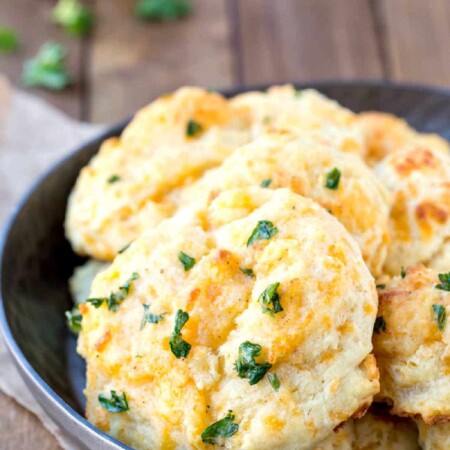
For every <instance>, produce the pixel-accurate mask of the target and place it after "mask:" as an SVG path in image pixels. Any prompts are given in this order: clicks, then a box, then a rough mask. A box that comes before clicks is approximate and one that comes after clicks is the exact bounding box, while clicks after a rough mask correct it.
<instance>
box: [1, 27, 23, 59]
mask: <svg viewBox="0 0 450 450" xmlns="http://www.w3.org/2000/svg"><path fill="white" fill-rule="evenodd" d="M18 48H19V38H18V37H17V34H16V32H15V30H14V29H13V28H11V27H0V53H13V52H14V51H16V50H17V49H18Z"/></svg>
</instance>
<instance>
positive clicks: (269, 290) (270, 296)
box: [258, 283, 283, 315]
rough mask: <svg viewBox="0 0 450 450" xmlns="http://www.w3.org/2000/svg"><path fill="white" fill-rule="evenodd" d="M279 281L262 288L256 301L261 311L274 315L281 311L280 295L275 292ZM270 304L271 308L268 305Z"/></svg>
mask: <svg viewBox="0 0 450 450" xmlns="http://www.w3.org/2000/svg"><path fill="white" fill-rule="evenodd" d="M279 286H280V283H272V284H269V286H267V287H266V289H264V291H263V293H262V294H261V295H260V296H259V298H258V301H259V303H260V305H261V308H262V312H263V313H268V314H270V315H274V314H276V313H279V312H281V311H283V307H282V306H281V303H280V296H279V294H278V292H277V289H278V287H279ZM270 304H272V308H269V305H270Z"/></svg>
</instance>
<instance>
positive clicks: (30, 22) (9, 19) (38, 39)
mask: <svg viewBox="0 0 450 450" xmlns="http://www.w3.org/2000/svg"><path fill="white" fill-rule="evenodd" d="M54 4H55V2H54V1H52V0H1V1H0V24H1V25H8V26H11V27H13V28H14V29H15V30H16V31H17V33H18V35H19V38H20V41H21V46H20V49H19V51H18V52H17V53H15V54H13V55H0V72H2V73H4V74H6V75H7V76H8V78H9V79H10V80H11V81H12V82H13V84H14V85H16V86H20V87H22V88H23V86H22V68H23V64H24V61H26V60H27V59H29V58H32V57H34V56H35V55H36V53H37V52H38V50H39V48H40V47H41V45H42V44H43V43H45V42H47V41H49V40H53V41H56V42H59V43H61V44H63V45H64V46H65V47H66V48H67V50H68V66H69V72H70V73H71V74H72V76H73V80H74V84H73V86H71V87H70V88H68V89H66V90H64V91H63V92H50V91H47V90H44V89H37V88H32V89H28V91H29V92H31V93H33V94H35V95H37V96H39V97H41V98H43V99H44V100H46V101H48V102H49V103H51V104H52V105H54V106H56V107H57V108H60V109H61V110H63V111H64V112H66V113H67V114H69V115H71V116H72V117H75V118H81V116H82V102H83V68H82V56H83V47H84V43H83V42H82V41H81V40H79V39H74V38H70V37H68V36H66V35H65V33H64V32H63V31H62V30H61V29H60V28H58V27H56V26H54V25H53V24H52V23H51V21H50V18H49V15H50V11H51V9H52V6H53V5H54Z"/></svg>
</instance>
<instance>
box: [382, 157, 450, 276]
mask: <svg viewBox="0 0 450 450" xmlns="http://www.w3.org/2000/svg"><path fill="white" fill-rule="evenodd" d="M374 170H375V173H376V174H377V176H378V177H379V179H380V180H381V182H382V183H383V184H384V185H385V186H386V188H387V189H388V190H389V191H390V192H391V193H392V196H393V206H392V210H391V215H390V226H389V227H390V237H391V239H390V241H391V242H390V244H389V247H388V255H387V258H386V264H385V271H386V272H387V273H389V274H390V275H397V274H398V273H399V272H400V269H401V267H402V266H403V267H407V266H412V265H414V264H417V263H427V262H428V261H431V260H433V258H434V257H439V254H440V253H441V249H442V248H443V246H444V244H445V242H446V241H448V240H449V239H450V155H446V154H444V153H441V152H436V151H431V150H426V149H422V148H419V149H407V150H404V151H399V152H396V153H393V154H391V155H389V156H387V157H386V158H385V159H384V160H383V161H382V162H381V163H380V164H379V165H377V166H376V167H375V168H374ZM444 256H445V255H444Z"/></svg>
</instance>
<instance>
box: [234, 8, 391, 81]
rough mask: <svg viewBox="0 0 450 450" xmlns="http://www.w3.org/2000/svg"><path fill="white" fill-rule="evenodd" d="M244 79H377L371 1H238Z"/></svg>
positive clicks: (379, 70)
mask: <svg viewBox="0 0 450 450" xmlns="http://www.w3.org/2000/svg"><path fill="white" fill-rule="evenodd" d="M238 7H239V14H238V15H239V18H240V34H241V37H240V40H241V42H242V61H241V65H242V78H243V80H242V81H243V82H245V83H246V84H252V83H274V82H280V81H286V80H291V81H305V80H313V79H314V80H317V79H330V78H335V77H339V78H378V77H381V76H382V65H381V58H380V55H379V49H378V47H377V41H376V36H375V28H374V22H373V17H372V14H371V9H370V4H369V1H366V0H340V1H334V0H277V1H273V0H252V1H245V0H241V1H239V0H238Z"/></svg>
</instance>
